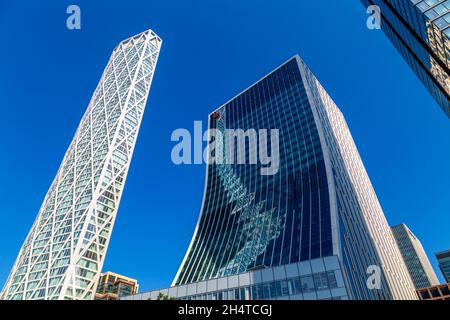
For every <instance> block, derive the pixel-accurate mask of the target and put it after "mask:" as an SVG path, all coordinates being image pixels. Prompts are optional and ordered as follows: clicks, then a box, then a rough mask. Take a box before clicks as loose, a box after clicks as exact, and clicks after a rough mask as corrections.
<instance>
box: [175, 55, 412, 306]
mask: <svg viewBox="0 0 450 320" xmlns="http://www.w3.org/2000/svg"><path fill="white" fill-rule="evenodd" d="M209 127H210V128H212V129H216V130H217V131H219V132H225V131H226V130H229V129H241V130H242V131H244V132H249V130H253V129H254V130H256V131H260V130H264V129H265V130H273V129H276V130H278V132H279V145H278V148H277V149H278V151H279V152H278V153H279V154H276V155H275V157H278V159H277V161H278V163H279V169H278V171H277V172H276V173H275V174H272V175H263V174H261V173H262V171H261V169H262V168H263V167H264V165H263V164H261V163H259V164H254V165H248V164H247V165H244V164H230V163H229V162H222V163H219V162H216V163H211V164H209V165H208V166H207V172H206V184H205V192H204V198H203V204H202V209H201V213H200V216H199V219H198V222H197V226H196V229H195V232H194V236H193V238H192V241H191V244H190V246H189V248H188V250H187V253H186V256H185V258H184V260H183V262H182V264H181V266H180V269H179V271H178V273H177V275H176V277H175V279H174V281H173V284H172V285H173V286H175V287H180V286H183V285H189V284H194V283H199V282H202V281H207V280H211V279H218V278H224V277H230V276H233V275H238V274H242V273H245V272H251V271H255V270H262V272H264V270H266V269H271V268H276V267H279V266H284V265H290V264H295V263H301V262H308V261H313V260H315V259H323V258H326V257H332V256H334V257H337V259H338V264H339V266H340V272H341V274H342V276H343V281H344V283H345V287H346V289H347V291H348V294H346V296H348V298H349V299H417V296H416V294H415V291H414V285H413V283H412V280H411V278H410V276H409V274H408V271H407V269H406V266H405V263H404V262H403V259H402V257H401V254H400V251H399V249H398V247H397V245H396V242H395V239H394V237H393V235H392V233H391V230H390V228H389V225H388V223H387V221H386V218H385V216H384V214H383V211H382V209H381V206H380V204H379V202H378V199H377V197H376V195H375V192H374V190H373V187H372V185H371V183H370V180H369V177H368V175H367V173H366V171H365V168H364V165H363V163H362V161H361V159H360V157H359V154H358V151H357V149H356V146H355V144H354V142H353V139H352V137H351V134H350V131H349V129H348V127H347V124H346V122H345V120H344V117H343V115H342V113H341V112H340V110H339V109H338V107H337V106H336V105H335V104H334V102H333V101H332V100H331V98H330V97H329V95H328V94H327V92H326V91H325V90H324V88H323V87H322V86H321V85H320V83H319V82H318V81H317V79H316V78H315V77H314V75H313V74H312V73H311V72H310V70H309V69H308V68H307V66H306V65H305V64H304V63H303V61H302V60H301V59H300V58H299V57H298V56H296V57H294V58H293V59H291V60H289V61H288V62H286V63H285V64H283V65H282V66H281V67H279V68H277V69H276V70H275V71H273V72H272V73H270V74H269V75H267V76H266V77H264V78H263V79H261V80H260V81H258V82H257V83H255V84H254V85H253V86H251V87H250V88H248V89H247V90H245V91H244V92H242V93H241V94H239V95H237V96H236V97H235V98H233V99H231V100H230V101H229V102H227V103H226V104H224V105H223V106H221V107H220V108H218V109H217V110H215V111H214V112H212V113H211V114H210V116H209ZM230 141H231V140H224V139H222V140H220V141H218V142H217V145H219V146H221V148H217V150H228V149H229V148H227V147H229V146H227V145H226V144H227V143H230ZM249 141H250V139H248V140H247V142H249ZM244 144H245V146H244V145H242V147H243V149H244V150H247V151H251V150H249V148H250V146H251V144H250V143H244ZM263 144H264V142H261V141H259V142H258V147H259V148H261V147H262V146H263ZM271 148H272V147H271ZM230 149H233V148H230ZM269 151H271V152H272V154H274V153H275V150H274V149H272V150H269ZM222 152H223V151H222ZM247 153H248V154H250V152H247ZM216 155H217V154H216ZM233 156H234V155H233ZM246 156H247V155H246ZM377 268H379V273H377V275H379V279H380V282H379V286H376V288H375V287H373V286H370V285H368V278H369V276H370V274H371V271H370V270H374V269H377Z"/></svg>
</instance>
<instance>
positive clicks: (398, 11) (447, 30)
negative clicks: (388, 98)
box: [361, 0, 450, 117]
mask: <svg viewBox="0 0 450 320" xmlns="http://www.w3.org/2000/svg"><path fill="white" fill-rule="evenodd" d="M361 1H362V3H363V4H364V5H365V6H366V7H368V6H371V5H377V6H379V8H380V9H381V28H382V29H383V31H384V32H385V33H386V35H387V37H388V38H389V40H390V41H391V42H392V43H393V44H394V46H395V47H396V48H397V50H398V51H399V52H400V54H401V55H402V57H403V58H404V59H405V60H406V62H407V63H408V64H409V65H410V66H411V68H412V69H413V71H414V72H415V73H416V74H417V76H418V77H419V78H420V80H421V81H422V82H423V83H424V85H425V87H426V88H427V89H428V91H429V92H430V93H431V94H432V96H433V97H434V98H435V99H436V101H437V103H438V104H439V105H440V106H441V108H442V109H443V110H444V112H445V113H446V114H447V116H449V117H450V103H449V94H450V78H449V74H450V71H449V67H450V40H449V38H450V0H361Z"/></svg>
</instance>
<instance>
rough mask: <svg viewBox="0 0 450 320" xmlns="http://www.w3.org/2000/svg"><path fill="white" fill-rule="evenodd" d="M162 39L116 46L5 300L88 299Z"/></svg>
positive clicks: (145, 37) (143, 36) (149, 35)
mask: <svg viewBox="0 0 450 320" xmlns="http://www.w3.org/2000/svg"><path fill="white" fill-rule="evenodd" d="M161 44H162V40H161V39H160V38H159V37H158V36H157V35H156V34H155V33H154V32H153V31H151V30H147V31H145V32H143V33H140V34H138V35H136V36H134V37H131V38H129V39H126V40H124V41H122V42H121V43H120V44H119V45H118V46H117V47H116V48H115V49H114V51H113V53H112V55H111V58H110V60H109V62H108V65H107V66H106V68H105V71H104V73H103V75H102V77H101V80H100V83H99V84H98V86H97V88H96V90H95V92H94V94H93V97H92V99H91V101H90V103H89V106H88V108H87V111H86V113H85V114H84V116H83V118H82V120H81V123H80V125H79V127H78V130H77V132H76V134H75V137H74V139H73V141H72V143H71V144H70V146H69V149H68V151H67V153H66V155H65V156H64V159H63V162H62V164H61V166H60V168H59V170H58V173H57V175H56V178H55V180H54V181H53V183H52V185H51V187H50V189H49V191H48V193H47V195H46V197H45V199H44V202H43V204H42V206H41V209H40V211H39V213H38V215H37V218H36V220H35V222H34V224H33V226H32V228H31V230H30V232H29V234H28V236H27V238H26V240H25V242H24V244H23V246H22V248H21V249H20V252H19V255H18V257H17V259H16V261H15V263H14V266H13V268H12V271H11V273H10V275H9V278H8V280H7V282H6V284H5V287H4V289H3V293H2V298H3V299H7V300H19V299H27V300H28V299H32V300H41V299H49V300H50V299H58V300H60V299H93V298H94V294H95V290H96V286H97V281H98V279H99V276H100V272H101V269H102V266H103V263H104V260H105V254H106V251H107V248H108V244H109V240H110V237H111V232H112V228H113V225H114V221H115V218H116V214H117V210H118V207H119V202H120V199H121V196H122V192H123V188H124V184H125V180H126V177H127V173H128V169H129V166H130V161H131V158H132V154H133V150H134V146H135V144H136V138H137V135H138V131H139V127H140V124H141V120H142V115H143V113H144V109H145V106H146V102H147V97H148V93H149V90H150V85H151V82H152V79H153V73H154V70H155V67H156V62H157V60H158V55H159V51H160V48H161Z"/></svg>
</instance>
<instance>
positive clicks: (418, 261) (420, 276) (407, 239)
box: [392, 224, 439, 289]
mask: <svg viewBox="0 0 450 320" xmlns="http://www.w3.org/2000/svg"><path fill="white" fill-rule="evenodd" d="M392 233H393V234H394V237H395V240H396V241H397V244H398V247H399V249H400V252H401V254H402V256H403V259H404V260H405V263H406V267H407V268H408V271H409V274H410V275H411V278H412V280H413V282H414V286H415V287H416V289H421V288H427V287H432V286H436V285H438V284H439V280H438V278H437V276H436V273H434V270H433V267H432V266H431V263H430V260H428V257H427V254H426V252H425V250H424V249H423V247H422V244H421V243H420V241H419V239H417V237H416V236H415V235H414V234H413V233H412V232H411V230H409V228H408V227H407V226H406V225H405V224H400V225H398V226H394V227H392Z"/></svg>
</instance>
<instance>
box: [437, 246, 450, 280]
mask: <svg viewBox="0 0 450 320" xmlns="http://www.w3.org/2000/svg"><path fill="white" fill-rule="evenodd" d="M436 258H437V260H438V262H439V268H440V269H441V271H442V274H443V275H444V278H445V281H447V283H450V250H446V251H442V252H439V253H436Z"/></svg>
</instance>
